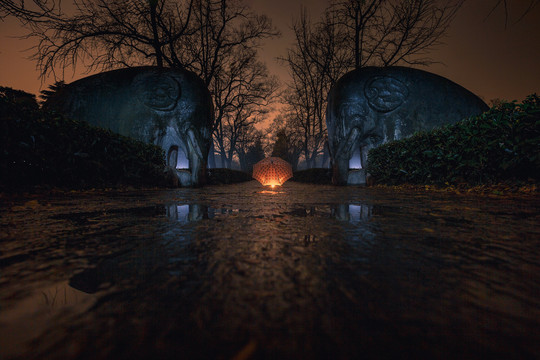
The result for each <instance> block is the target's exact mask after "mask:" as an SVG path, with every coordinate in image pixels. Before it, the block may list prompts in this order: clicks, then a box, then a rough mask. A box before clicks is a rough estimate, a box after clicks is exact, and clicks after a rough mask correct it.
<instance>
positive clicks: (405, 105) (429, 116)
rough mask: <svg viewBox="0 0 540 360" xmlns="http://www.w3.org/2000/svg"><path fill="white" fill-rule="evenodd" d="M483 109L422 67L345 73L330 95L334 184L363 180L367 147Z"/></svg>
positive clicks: (328, 118)
mask: <svg viewBox="0 0 540 360" xmlns="http://www.w3.org/2000/svg"><path fill="white" fill-rule="evenodd" d="M487 109H488V107H487V105H486V104H485V103H484V102H483V101H482V100H481V99H480V98H478V97H477V96H476V95H474V94H473V93H471V92H470V91H468V90H466V89H465V88H463V87H461V86H459V85H457V84H456V83H454V82H452V81H450V80H448V79H445V78H443V77H441V76H438V75H435V74H432V73H429V72H426V71H422V70H417V69H412V68H406V67H386V68H378V67H366V68H361V69H357V70H354V71H352V72H349V73H347V74H345V75H344V76H343V77H342V78H340V79H339V80H338V81H337V82H336V84H335V85H334V86H333V87H332V89H331V90H330V92H329V94H328V107H327V116H326V123H327V128H328V141H329V145H330V155H331V157H332V161H333V179H332V180H333V182H334V184H338V185H345V184H349V185H353V184H365V182H366V174H365V168H366V164H367V154H368V151H369V150H370V149H372V148H374V147H377V146H379V145H381V144H383V143H385V142H388V141H392V140H398V139H402V138H405V137H408V136H411V135H413V134H414V133H415V132H418V131H422V130H430V129H433V128H436V127H440V126H443V125H445V124H451V123H455V122H457V121H459V120H462V119H464V118H467V117H470V116H473V115H478V114H481V113H482V112H484V111H486V110H487Z"/></svg>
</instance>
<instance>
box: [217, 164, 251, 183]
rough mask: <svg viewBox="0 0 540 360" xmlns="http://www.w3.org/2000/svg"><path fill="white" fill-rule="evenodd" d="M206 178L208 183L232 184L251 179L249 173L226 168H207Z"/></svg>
mask: <svg viewBox="0 0 540 360" xmlns="http://www.w3.org/2000/svg"><path fill="white" fill-rule="evenodd" d="M207 179H208V184H210V185H219V184H234V183H239V182H244V181H250V180H253V178H252V177H251V174H248V173H246V172H243V171H238V170H231V169H226V168H219V169H208V175H207Z"/></svg>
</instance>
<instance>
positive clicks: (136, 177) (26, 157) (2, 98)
mask: <svg viewBox="0 0 540 360" xmlns="http://www.w3.org/2000/svg"><path fill="white" fill-rule="evenodd" d="M164 166H165V163H164V154H163V150H162V149H161V148H160V147H158V146H155V145H151V144H147V143H144V142H141V141H137V140H134V139H131V138H128V137H125V136H121V135H118V134H115V133H113V132H111V131H109V130H105V129H101V128H97V127H93V126H91V125H89V124H88V123H86V122H82V121H74V120H71V119H67V118H65V117H64V116H62V115H59V114H56V113H52V112H47V111H43V110H41V109H40V108H39V106H38V105H37V103H36V102H35V98H34V97H33V95H30V94H27V93H24V92H22V91H18V90H13V89H10V88H4V87H0V190H10V189H19V188H26V187H33V186H36V185H46V186H59V187H69V188H89V187H108V186H118V185H131V186H153V185H163V184H164Z"/></svg>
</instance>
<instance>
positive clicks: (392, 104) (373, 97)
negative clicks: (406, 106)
mask: <svg viewBox="0 0 540 360" xmlns="http://www.w3.org/2000/svg"><path fill="white" fill-rule="evenodd" d="M364 93H365V95H366V98H367V99H368V103H369V105H370V106H371V107H372V108H373V109H375V110H377V111H379V112H383V113H386V112H389V111H392V110H394V109H396V108H398V107H399V106H400V105H401V104H403V102H404V101H405V100H406V99H407V97H408V96H409V89H407V85H405V84H404V83H402V82H401V81H399V80H398V79H394V78H393V77H390V76H375V77H372V78H371V79H369V80H368V81H367V82H366V85H365V87H364Z"/></svg>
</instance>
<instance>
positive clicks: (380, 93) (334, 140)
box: [326, 70, 409, 185]
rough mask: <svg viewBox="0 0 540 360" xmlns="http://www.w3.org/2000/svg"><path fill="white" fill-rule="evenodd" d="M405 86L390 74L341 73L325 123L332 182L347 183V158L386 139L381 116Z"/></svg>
mask: <svg viewBox="0 0 540 360" xmlns="http://www.w3.org/2000/svg"><path fill="white" fill-rule="evenodd" d="M408 93H409V92H408V89H407V87H406V85H405V84H404V83H403V82H401V81H399V80H397V79H395V78H393V77H390V76H379V75H376V74H371V71H369V70H368V71H367V72H362V70H356V71H353V72H351V73H348V74H346V75H345V76H343V77H342V78H341V79H340V80H339V81H338V82H337V83H336V84H335V85H334V87H333V88H332V90H331V91H330V93H329V95H328V108H327V116H326V123H327V129H328V141H329V145H330V152H331V155H332V159H333V167H334V175H333V182H334V183H335V184H339V185H344V184H347V179H348V174H349V161H350V159H351V157H352V156H353V154H360V156H361V163H362V167H364V168H365V162H366V160H367V151H368V150H369V149H370V148H372V147H375V146H377V145H378V144H380V143H382V142H383V141H384V140H385V128H384V122H383V121H382V119H384V117H385V115H386V114H387V113H390V112H392V111H394V110H396V109H397V108H399V107H400V106H401V105H402V104H403V102H404V101H405V100H406V99H407V97H408Z"/></svg>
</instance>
